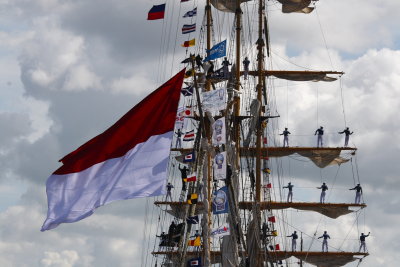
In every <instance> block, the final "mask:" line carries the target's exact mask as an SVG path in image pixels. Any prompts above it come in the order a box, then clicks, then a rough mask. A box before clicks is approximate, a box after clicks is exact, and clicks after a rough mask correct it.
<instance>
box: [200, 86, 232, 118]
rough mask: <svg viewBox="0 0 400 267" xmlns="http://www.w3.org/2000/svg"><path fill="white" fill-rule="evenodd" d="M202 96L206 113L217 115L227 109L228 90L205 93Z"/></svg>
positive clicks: (222, 89)
mask: <svg viewBox="0 0 400 267" xmlns="http://www.w3.org/2000/svg"><path fill="white" fill-rule="evenodd" d="M202 96H203V109H204V112H206V111H209V112H211V113H213V114H215V113H218V112H219V111H220V110H223V109H225V108H226V88H221V89H217V90H212V91H208V92H204V93H202Z"/></svg>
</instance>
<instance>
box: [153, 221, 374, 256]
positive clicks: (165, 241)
mask: <svg viewBox="0 0 400 267" xmlns="http://www.w3.org/2000/svg"><path fill="white" fill-rule="evenodd" d="M176 228H177V225H176V224H175V222H174V221H172V223H171V225H170V226H169V228H168V234H166V233H165V232H162V233H161V234H160V235H159V236H157V237H159V238H160V239H161V240H160V246H175V245H176V244H175V243H174V240H173V236H174V234H175V232H176ZM261 232H262V239H263V240H266V238H267V237H268V236H276V235H270V234H268V232H269V229H268V225H267V223H265V222H264V223H263V225H262V228H261ZM369 235H370V232H369V233H368V235H365V234H364V233H361V235H360V249H359V252H361V249H363V251H364V253H365V252H366V244H365V238H366V237H368V236H369ZM190 237H194V238H197V237H201V234H200V233H199V230H196V232H195V234H194V235H192V236H190ZM287 237H291V238H292V251H293V252H294V251H296V248H297V239H298V238H299V236H298V235H297V232H296V231H294V232H293V234H291V235H289V236H287ZM320 238H322V239H323V240H322V252H328V239H330V238H331V237H330V236H329V235H328V232H327V231H324V233H323V234H322V235H321V236H320V237H318V239H320Z"/></svg>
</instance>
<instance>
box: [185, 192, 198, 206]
mask: <svg viewBox="0 0 400 267" xmlns="http://www.w3.org/2000/svg"><path fill="white" fill-rule="evenodd" d="M197 198H198V196H197V194H190V195H188V196H187V203H188V204H190V205H191V204H197Z"/></svg>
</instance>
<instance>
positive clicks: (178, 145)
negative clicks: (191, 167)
mask: <svg viewBox="0 0 400 267" xmlns="http://www.w3.org/2000/svg"><path fill="white" fill-rule="evenodd" d="M338 133H339V134H344V147H348V145H349V139H350V135H352V134H353V133H354V132H350V130H349V127H346V129H344V130H343V131H341V132H338ZM175 134H176V144H175V147H176V148H181V147H182V141H181V138H182V136H183V132H182V131H181V130H180V129H178V131H177V132H175ZM289 134H291V133H290V132H289V130H288V128H285V130H284V131H283V132H282V133H281V134H279V135H283V147H289ZM314 135H316V136H317V147H323V146H324V141H323V136H324V127H322V126H321V127H319V128H318V129H317V130H315V133H314Z"/></svg>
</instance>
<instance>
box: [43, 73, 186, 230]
mask: <svg viewBox="0 0 400 267" xmlns="http://www.w3.org/2000/svg"><path fill="white" fill-rule="evenodd" d="M184 74H185V70H182V71H181V72H179V73H178V74H177V75H175V76H174V77H173V78H171V79H170V80H169V81H167V82H166V83H165V84H163V85H162V86H161V87H159V88H158V89H157V90H155V91H154V92H153V93H151V94H150V95H149V96H147V97H146V98H145V99H144V100H142V101H141V102H140V103H139V104H137V105H136V106H135V107H133V108H132V109H131V110H130V111H129V112H128V113H126V114H125V115H124V116H123V117H122V118H121V119H120V120H118V121H117V122H116V123H115V124H114V125H113V126H111V127H110V128H109V129H107V130H106V131H105V132H103V133H102V134H100V135H98V136H96V137H94V138H93V139H91V140H90V141H88V142H87V143H85V144H83V145H82V146H80V147H79V148H78V149H76V150H75V151H73V152H71V153H70V154H68V155H67V156H65V157H64V158H62V159H61V160H60V161H61V162H62V163H63V166H61V167H60V168H59V169H58V170H56V171H55V172H54V173H53V174H52V175H51V176H50V177H49V178H48V180H47V183H46V192H47V201H48V212H47V218H46V221H45V222H44V224H43V226H42V231H45V230H50V229H53V228H55V227H57V226H58V225H59V224H61V223H71V222H76V221H79V220H82V219H84V218H86V217H88V216H90V215H92V214H93V213H94V211H95V209H96V208H98V207H100V206H103V205H105V204H107V203H110V202H113V201H116V200H123V199H130V198H139V197H148V196H157V195H162V194H165V193H166V178H167V166H168V161H169V153H170V147H171V141H172V136H173V130H174V124H175V117H176V111H177V108H178V102H179V97H180V91H181V88H182V83H183V77H184ZM143 118H146V119H143Z"/></svg>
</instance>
